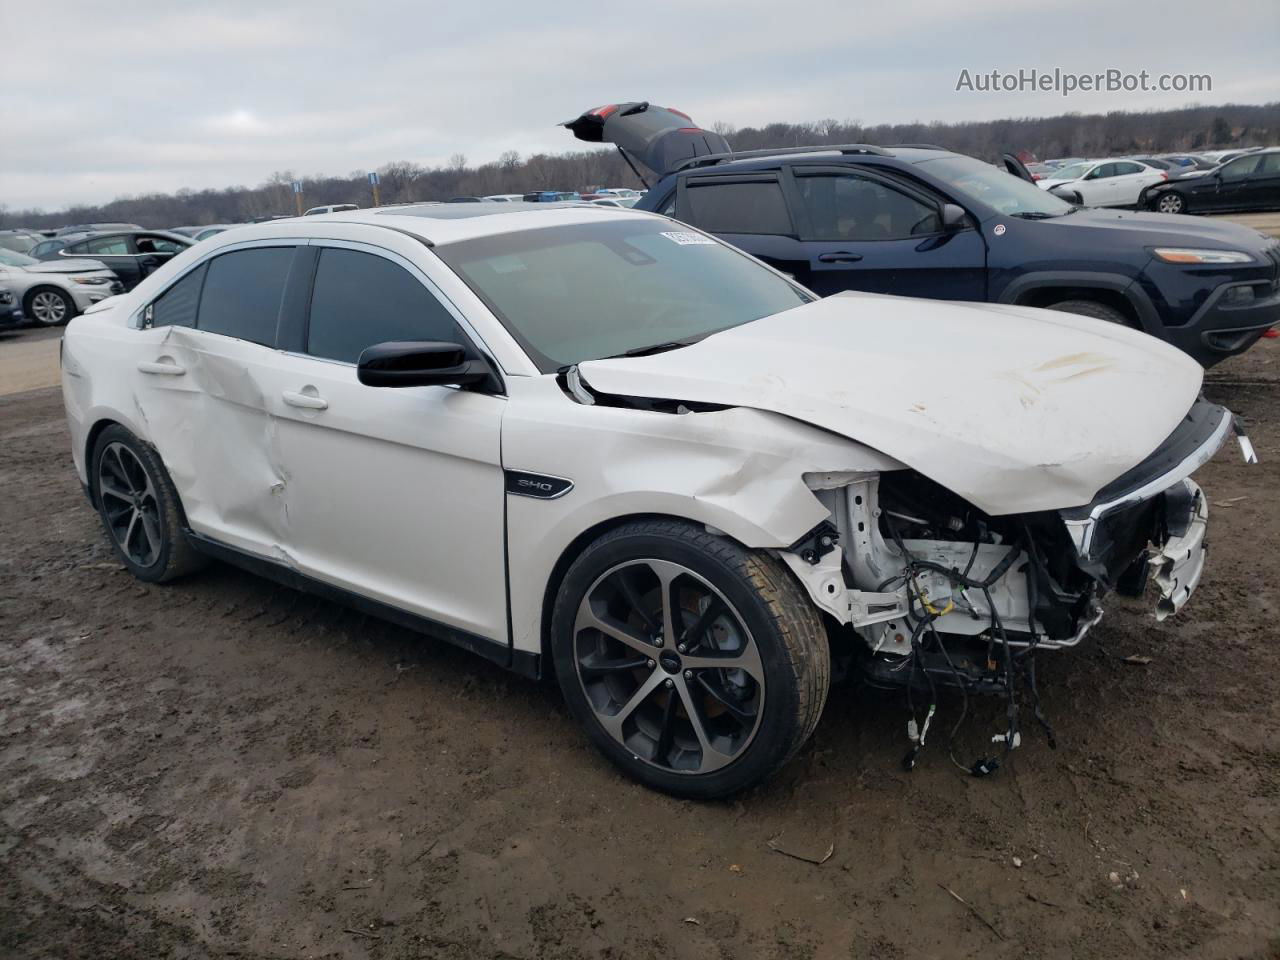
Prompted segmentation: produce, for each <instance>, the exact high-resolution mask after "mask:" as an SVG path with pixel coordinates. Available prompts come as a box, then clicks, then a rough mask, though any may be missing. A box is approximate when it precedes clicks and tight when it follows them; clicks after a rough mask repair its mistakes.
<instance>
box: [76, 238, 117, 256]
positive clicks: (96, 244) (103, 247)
mask: <svg viewBox="0 0 1280 960" xmlns="http://www.w3.org/2000/svg"><path fill="white" fill-rule="evenodd" d="M74 249H75V251H76V253H79V252H80V251H81V250H82V249H83V251H84V252H85V253H97V254H102V255H107V256H120V255H122V254H128V252H129V240H128V238H127V237H97V238H96V239H94V240H88V241H86V242H84V243H81V244H77V245H76V246H75V248H74Z"/></svg>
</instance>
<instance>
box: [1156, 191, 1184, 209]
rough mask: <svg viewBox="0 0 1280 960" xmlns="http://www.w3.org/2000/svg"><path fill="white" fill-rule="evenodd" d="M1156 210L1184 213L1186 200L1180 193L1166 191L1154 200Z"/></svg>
mask: <svg viewBox="0 0 1280 960" xmlns="http://www.w3.org/2000/svg"><path fill="white" fill-rule="evenodd" d="M1156 211H1157V212H1158V213H1186V212H1187V201H1186V200H1184V199H1183V198H1182V196H1181V194H1177V193H1166V194H1163V195H1161V197H1160V199H1159V200H1157V201H1156Z"/></svg>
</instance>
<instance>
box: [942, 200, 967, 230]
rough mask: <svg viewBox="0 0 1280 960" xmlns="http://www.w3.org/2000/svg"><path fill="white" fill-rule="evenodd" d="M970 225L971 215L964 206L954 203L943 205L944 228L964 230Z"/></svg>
mask: <svg viewBox="0 0 1280 960" xmlns="http://www.w3.org/2000/svg"><path fill="white" fill-rule="evenodd" d="M968 225H969V215H968V214H967V213H965V212H964V207H962V206H959V205H958V204H954V203H944V204H943V205H942V229H943V230H963V229H964V228H965V227H967V226H968Z"/></svg>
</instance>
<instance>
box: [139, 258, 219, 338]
mask: <svg viewBox="0 0 1280 960" xmlns="http://www.w3.org/2000/svg"><path fill="white" fill-rule="evenodd" d="M207 266H208V265H207V264H203V263H202V264H201V265H200V266H198V267H196V269H194V270H192V271H191V272H190V273H188V274H187V275H186V276H185V277H183V278H182V279H181V280H179V281H178V282H177V283H175V284H174V285H173V286H172V287H170V288H169V289H168V290H166V291H165V292H164V293H162V294H161V295H160V296H159V297H158V298H156V300H155V302H154V303H152V304H151V326H153V327H194V326H195V325H196V307H197V306H198V304H199V302H200V287H201V286H202V285H203V284H204V273H205V270H206V269H207Z"/></svg>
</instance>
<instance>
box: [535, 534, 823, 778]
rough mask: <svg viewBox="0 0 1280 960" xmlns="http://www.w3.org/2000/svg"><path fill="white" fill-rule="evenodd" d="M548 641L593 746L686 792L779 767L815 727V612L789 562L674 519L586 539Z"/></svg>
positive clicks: (819, 664) (818, 687)
mask: <svg viewBox="0 0 1280 960" xmlns="http://www.w3.org/2000/svg"><path fill="white" fill-rule="evenodd" d="M664 597H665V598H666V600H665V602H664V599H663V598H664ZM659 641H661V642H659ZM551 647H552V655H553V658H554V661H555V669H556V675H557V677H558V679H559V683H560V688H561V691H562V692H563V694H564V697H565V700H566V701H567V703H568V705H569V709H570V710H571V711H572V713H573V715H574V717H575V718H576V719H577V720H578V722H579V723H581V724H582V725H583V726H584V727H585V728H586V730H587V732H588V734H589V735H590V737H591V739H592V740H593V741H595V743H596V746H597V747H599V749H600V750H601V751H602V752H603V753H604V755H605V756H606V757H608V758H609V760H611V761H612V762H613V763H614V764H616V765H617V766H618V767H619V768H620V769H621V770H623V771H624V772H625V773H626V774H628V775H629V776H631V777H633V778H635V779H636V780H639V781H640V782H641V783H644V784H646V785H647V786H650V787H653V788H655V789H658V790H662V791H665V792H667V793H671V794H675V795H677V796H681V797H689V798H694V799H704V800H705V799H711V798H715V797H723V796H727V795H730V794H734V793H737V792H739V791H741V790H744V789H746V788H748V787H751V786H753V785H755V784H757V783H759V782H761V781H762V780H764V779H766V778H767V777H769V776H770V775H771V774H773V773H774V772H776V771H777V770H778V768H780V767H781V766H782V765H783V764H785V763H786V762H787V761H788V760H789V759H790V758H791V757H792V756H794V755H795V753H796V751H797V750H799V749H800V747H801V745H803V744H804V742H805V741H806V740H807V739H808V738H809V736H810V735H811V734H812V733H813V730H814V727H815V726H817V723H818V718H819V717H820V716H821V715H822V708H823V705H824V704H825V703H826V698H827V690H828V687H829V685H830V680H831V659H830V650H829V648H828V645H827V637H826V631H825V628H824V627H823V624H822V620H821V618H820V616H819V614H818V613H817V611H816V610H815V609H814V607H813V603H812V602H811V600H810V599H809V597H808V596H807V595H806V594H805V593H804V591H803V589H802V588H801V586H800V584H799V583H797V582H796V580H795V578H794V576H793V575H792V574H791V572H790V571H789V570H788V569H787V568H786V566H785V565H784V564H783V563H782V562H781V561H780V560H778V559H777V558H776V557H774V556H772V555H770V554H768V553H764V552H761V551H755V550H748V549H746V548H745V547H743V546H741V545H740V544H738V543H736V542H735V541H732V540H730V539H728V538H726V537H723V536H719V535H716V534H712V533H708V532H707V531H706V530H705V529H704V528H702V527H698V526H695V525H693V524H690V523H687V522H684V521H679V520H643V521H636V522H632V523H627V524H625V525H623V526H621V527H618V528H617V529H615V530H612V531H610V532H608V533H606V534H604V535H603V536H601V537H600V538H599V539H598V540H596V541H595V542H594V543H592V544H591V545H590V546H588V547H587V548H586V549H585V550H584V551H583V552H582V554H581V555H580V556H579V557H578V558H577V559H576V560H575V561H574V562H573V564H572V565H571V566H570V567H569V569H568V571H567V572H566V573H565V577H564V581H563V582H562V584H561V588H560V590H559V592H558V595H557V598H556V602H555V607H554V610H553V613H552V618H551ZM722 663H723V664H724V666H720V665H719V664H722Z"/></svg>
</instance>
